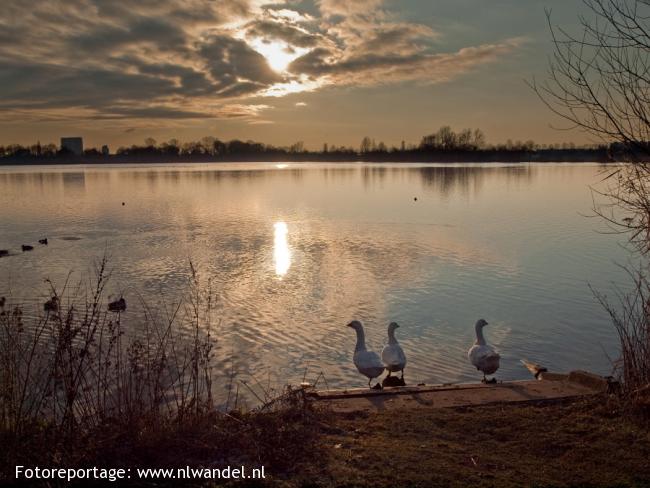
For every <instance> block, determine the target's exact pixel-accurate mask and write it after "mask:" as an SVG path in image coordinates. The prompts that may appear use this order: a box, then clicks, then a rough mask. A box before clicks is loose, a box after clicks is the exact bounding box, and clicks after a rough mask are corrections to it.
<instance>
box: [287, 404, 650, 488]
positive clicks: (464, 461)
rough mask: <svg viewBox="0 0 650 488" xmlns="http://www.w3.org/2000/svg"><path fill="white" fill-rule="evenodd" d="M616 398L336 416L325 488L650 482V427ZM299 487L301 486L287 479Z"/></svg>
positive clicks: (328, 438)
mask: <svg viewBox="0 0 650 488" xmlns="http://www.w3.org/2000/svg"><path fill="white" fill-rule="evenodd" d="M638 422H640V421H633V420H631V419H630V417H628V416H627V415H626V414H625V410H624V409H621V404H620V403H619V402H618V400H617V399H616V398H614V397H589V398H586V399H582V400H576V401H564V402H559V403H558V402H554V403H547V404H536V405H535V404H530V405H528V404H506V405H496V406H482V407H467V408H454V409H431V408H426V407H415V408H413V409H411V410H407V411H400V412H395V411H386V412H380V413H373V414H368V413H362V412H358V413H347V414H336V415H333V416H330V417H328V419H327V420H326V421H325V423H324V424H323V428H324V429H325V430H324V431H323V435H322V437H321V438H320V442H319V446H320V447H321V449H323V450H324V451H325V453H324V454H323V455H322V458H321V459H320V460H317V461H312V462H308V463H307V464H306V465H305V467H304V468H303V469H302V470H301V472H300V476H301V478H302V480H304V482H305V484H308V483H313V484H314V485H316V486H361V487H371V486H379V487H395V486H427V487H431V486H440V487H466V486H472V487H495V486H498V487H501V488H506V487H521V486H537V487H541V486H557V487H560V486H602V487H611V486H650V462H648V459H650V430H649V429H648V427H647V424H646V425H644V424H643V423H638ZM284 484H285V485H286V486H299V485H300V482H299V481H297V480H292V481H291V482H285V483H284Z"/></svg>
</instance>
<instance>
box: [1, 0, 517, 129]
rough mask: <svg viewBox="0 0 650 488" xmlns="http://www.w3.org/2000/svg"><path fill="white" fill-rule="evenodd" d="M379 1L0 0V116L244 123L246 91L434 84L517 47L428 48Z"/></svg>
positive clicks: (423, 35) (433, 36) (421, 31)
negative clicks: (0, 4) (208, 119)
mask: <svg viewBox="0 0 650 488" xmlns="http://www.w3.org/2000/svg"><path fill="white" fill-rule="evenodd" d="M389 6H390V5H389V4H386V3H385V2H384V0H355V1H353V2H352V1H349V0H302V1H299V2H298V1H293V0H291V1H290V0H277V1H276V2H275V3H273V4H269V3H267V2H266V0H219V1H213V0H139V1H138V2H132V1H127V0H66V1H65V2H43V1H40V0H3V4H2V9H0V86H2V90H1V91H0V109H1V110H2V115H0V117H2V118H3V119H5V120H9V119H11V118H12V117H14V118H15V117H22V118H38V117H41V118H48V119H57V120H60V119H65V118H86V119H88V120H126V119H136V120H144V119H169V120H182V119H203V118H246V119H250V120H253V119H255V118H258V117H260V113H261V112H262V111H263V110H266V106H264V105H262V104H259V103H258V104H252V103H251V101H250V99H251V98H253V97H256V98H259V97H264V96H284V95H286V94H287V93H295V92H301V91H313V90H318V89H320V88H322V87H325V86H369V85H377V84H386V83H400V82H403V81H420V82H426V83H439V82H445V81H449V80H452V79H454V78H455V77H457V76H460V75H462V74H464V73H467V72H470V71H471V70H473V69H476V68H478V67H480V66H482V65H485V64H486V63H490V62H494V61H497V60H499V59H501V58H504V57H506V56H508V55H509V53H511V52H512V51H513V50H515V49H517V48H518V47H519V45H520V44H521V43H522V42H523V41H522V40H521V39H505V40H503V41H501V42H496V43H487V44H482V45H477V46H467V47H464V48H462V49H459V50H457V51H455V52H440V51H439V49H438V44H437V43H438V41H439V39H440V34H439V33H438V32H436V31H435V30H433V29H432V28H431V27H429V26H427V25H424V24H420V23H417V22H406V21H404V20H402V19H400V15H399V12H397V11H392V10H390V9H389V8H388V7H389ZM262 53H263V54H262ZM274 56H275V57H276V58H275V59H274V58H273V57H274ZM289 63H290V64H289ZM287 64H288V66H287ZM272 66H273V67H272ZM285 66H287V67H286V69H284V67H285ZM296 106H301V105H298V104H297V105H296ZM260 120H261V119H260Z"/></svg>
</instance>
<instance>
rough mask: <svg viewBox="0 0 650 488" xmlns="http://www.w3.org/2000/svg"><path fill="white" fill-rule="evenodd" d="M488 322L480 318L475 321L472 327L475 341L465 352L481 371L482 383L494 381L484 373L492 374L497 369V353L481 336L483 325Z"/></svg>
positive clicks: (498, 357) (499, 357)
mask: <svg viewBox="0 0 650 488" xmlns="http://www.w3.org/2000/svg"><path fill="white" fill-rule="evenodd" d="M487 324H488V323H487V322H486V321H485V320H483V319H480V320H479V321H478V322H476V325H475V326H474V328H475V329H476V342H475V343H474V345H473V346H472V347H470V349H469V351H468V352H467V357H468V358H469V360H470V362H471V363H472V364H473V365H474V366H476V369H478V370H479V371H482V372H483V383H496V379H495V378H492V379H491V380H488V379H487V378H486V377H485V375H486V374H494V373H495V372H496V371H497V369H499V359H501V356H499V353H497V352H496V351H495V350H494V348H493V347H492V346H490V345H489V344H487V343H486V342H485V338H484V337H483V327H485V326H486V325H487Z"/></svg>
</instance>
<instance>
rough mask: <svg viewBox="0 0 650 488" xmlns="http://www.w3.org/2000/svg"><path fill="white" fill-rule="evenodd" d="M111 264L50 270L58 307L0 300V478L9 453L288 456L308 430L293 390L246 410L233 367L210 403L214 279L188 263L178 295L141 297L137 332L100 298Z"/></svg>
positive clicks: (164, 461) (8, 468) (125, 460)
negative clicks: (75, 273) (87, 270)
mask: <svg viewBox="0 0 650 488" xmlns="http://www.w3.org/2000/svg"><path fill="white" fill-rule="evenodd" d="M107 265H108V263H107V258H106V257H104V258H102V259H101V260H100V261H99V262H98V263H97V265H96V267H95V272H94V277H93V279H92V280H91V282H90V283H87V284H85V285H84V284H83V283H81V284H79V285H77V286H70V285H69V284H68V282H66V284H65V285H64V286H63V288H61V289H60V290H59V289H57V288H56V287H55V286H54V285H53V284H52V283H49V282H48V283H49V285H50V291H51V294H52V297H53V298H54V299H55V302H56V303H57V304H58V306H57V307H54V309H51V310H49V311H43V312H40V313H39V314H37V315H33V314H32V315H29V314H26V313H25V311H24V309H23V307H21V306H20V305H16V304H12V303H11V300H10V299H8V300H7V301H6V302H5V303H4V304H3V306H2V308H0V445H3V446H5V447H6V449H3V451H4V452H3V453H2V454H0V470H2V478H5V479H9V478H11V476H12V475H13V471H12V470H13V466H15V465H16V464H23V465H30V464H32V465H50V466H84V465H92V463H94V462H95V463H96V462H99V461H101V465H107V464H110V462H111V460H112V461H113V462H117V463H122V465H136V464H137V463H145V465H146V466H152V465H159V466H173V465H176V464H178V465H182V466H184V465H186V464H191V461H196V462H198V460H199V459H203V458H202V456H204V455H208V454H209V456H210V457H211V459H215V458H214V456H217V459H223V460H226V459H228V458H230V457H231V456H232V455H238V456H240V457H242V456H243V457H244V458H249V457H250V458H251V459H255V460H258V461H259V459H265V458H268V460H269V462H270V463H273V462H275V463H276V464H279V465H283V464H287V465H289V462H290V460H289V458H288V457H287V456H289V451H291V453H292V454H291V456H298V457H299V455H300V452H297V451H296V452H293V451H295V450H296V449H302V448H303V447H304V442H302V441H301V442H298V443H296V442H295V441H296V439H295V437H296V436H297V437H299V438H301V439H302V437H305V436H306V437H305V439H307V438H309V437H310V435H309V433H308V431H309V429H306V430H305V429H304V427H305V425H306V422H304V420H305V419H306V418H307V417H308V416H309V415H310V414H309V411H308V408H307V407H306V405H307V404H306V402H305V401H304V398H302V397H301V396H300V395H301V394H300V392H299V391H297V390H293V389H291V388H288V389H287V390H286V391H285V392H284V394H283V395H279V396H276V398H275V399H274V400H273V402H270V403H269V401H268V399H266V401H265V404H266V405H264V406H263V408H261V409H260V411H257V412H243V411H242V409H241V408H240V406H239V404H238V403H239V394H231V392H232V390H233V383H234V374H231V375H230V384H229V385H228V387H227V388H228V391H227V392H220V393H223V395H220V397H223V398H225V397H226V393H227V401H226V403H225V405H221V406H220V407H221V408H216V407H215V402H214V397H213V374H214V365H213V352H214V348H215V346H216V340H215V337H216V334H215V333H214V330H215V327H218V326H219V324H218V323H217V324H213V323H212V317H213V316H214V305H215V295H214V293H213V291H212V287H211V283H210V281H209V280H208V281H207V282H204V281H202V280H201V279H200V276H199V273H198V272H197V270H196V269H195V268H194V266H193V265H192V263H190V265H189V266H190V273H189V279H188V283H187V290H188V291H187V294H186V296H185V297H183V299H181V300H179V301H178V303H175V304H173V305H165V304H161V305H159V306H156V307H153V306H150V305H149V304H147V303H145V302H144V300H142V303H141V307H140V308H141V310H142V311H143V317H144V318H143V321H142V323H139V324H138V327H137V334H136V333H134V332H133V331H132V330H128V331H126V330H125V328H124V324H123V314H122V312H111V311H109V310H108V309H107V307H106V304H107V297H106V289H107V284H108V282H109V280H110V272H109V271H108V268H107ZM288 424H290V425H288ZM303 434H304V435H303ZM287 436H293V437H294V439H293V440H292V441H289V440H288V438H287ZM302 440H304V439H302ZM224 462H225V461H224ZM140 465H141V466H142V464H140Z"/></svg>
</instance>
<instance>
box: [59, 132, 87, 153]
mask: <svg viewBox="0 0 650 488" xmlns="http://www.w3.org/2000/svg"><path fill="white" fill-rule="evenodd" d="M61 149H62V150H63V149H67V150H68V151H70V152H71V153H72V154H75V155H77V156H81V155H83V153H84V140H83V139H82V138H81V137H62V138H61Z"/></svg>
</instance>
